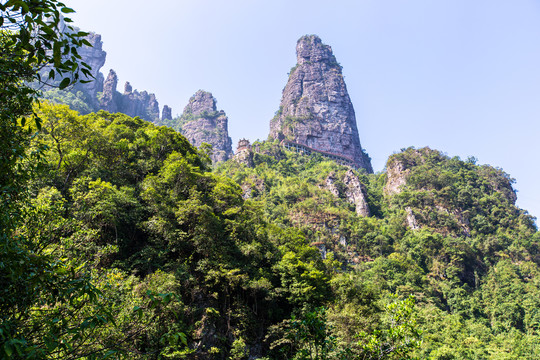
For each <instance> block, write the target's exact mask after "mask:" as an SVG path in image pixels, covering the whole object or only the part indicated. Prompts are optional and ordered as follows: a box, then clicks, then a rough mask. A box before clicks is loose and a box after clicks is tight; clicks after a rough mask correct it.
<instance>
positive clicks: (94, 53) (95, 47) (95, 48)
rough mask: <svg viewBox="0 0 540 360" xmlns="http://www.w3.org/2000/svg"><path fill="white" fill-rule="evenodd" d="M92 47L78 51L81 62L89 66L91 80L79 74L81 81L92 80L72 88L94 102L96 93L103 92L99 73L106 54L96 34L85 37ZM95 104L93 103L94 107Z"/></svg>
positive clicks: (99, 36) (101, 77)
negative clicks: (86, 95)
mask: <svg viewBox="0 0 540 360" xmlns="http://www.w3.org/2000/svg"><path fill="white" fill-rule="evenodd" d="M85 39H86V40H88V42H89V43H90V44H92V47H90V46H87V45H84V46H82V47H81V48H80V49H78V51H79V55H81V57H82V59H83V61H84V62H85V63H87V64H88V65H90V67H91V70H90V73H91V74H92V76H93V78H89V77H87V76H85V75H84V74H82V73H81V80H93V81H91V82H89V83H85V84H83V83H78V84H76V85H75V86H74V90H76V91H82V92H84V93H86V94H88V95H89V96H90V97H91V99H93V100H94V101H95V100H96V98H97V93H98V92H101V91H102V90H103V74H102V73H101V72H100V71H99V70H100V69H101V68H102V67H103V65H104V64H105V59H106V58H107V53H106V52H105V51H103V41H101V35H100V34H96V33H90V34H88V35H87V36H86V37H85ZM95 104H97V101H95V103H94V105H95Z"/></svg>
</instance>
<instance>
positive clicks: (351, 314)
mask: <svg viewBox="0 0 540 360" xmlns="http://www.w3.org/2000/svg"><path fill="white" fill-rule="evenodd" d="M36 111H37V113H38V115H39V116H40V118H41V119H42V128H41V131H39V132H38V135H37V136H36V137H34V138H33V139H32V140H31V141H30V142H29V143H28V147H27V150H26V152H27V154H29V155H28V157H26V158H22V160H21V163H20V167H19V168H20V169H21V171H22V169H26V170H25V171H28V174H29V176H28V178H27V179H26V180H25V184H26V185H25V186H26V189H27V191H26V194H27V196H22V197H21V198H20V199H19V200H17V203H18V206H19V211H20V214H21V220H20V221H19V222H18V223H17V226H16V227H15V228H14V229H13V233H12V234H13V235H14V236H17V237H19V238H20V239H24V242H23V243H22V244H23V245H22V246H23V248H24V249H25V252H24V254H23V253H21V252H20V250H19V252H18V253H17V251H18V250H17V249H11V250H13V251H12V252H9V251H11V250H10V249H9V248H8V247H6V246H4V247H3V250H2V251H3V253H2V256H3V258H9V259H10V261H11V262H10V263H9V264H5V263H4V265H3V269H4V270H3V271H7V269H9V270H10V271H11V276H12V282H11V283H10V282H9V281H8V283H7V285H6V286H4V287H3V290H2V293H1V296H2V301H1V303H2V307H3V308H2V314H3V315H2V328H1V329H2V333H1V334H2V342H3V347H2V351H3V356H4V357H6V356H7V357H8V358H10V357H13V358H28V359H30V358H36V359H39V358H72V357H73V358H76V357H82V358H104V357H106V356H111V357H113V358H130V359H137V358H140V359H166V358H169V359H181V358H193V359H195V358H216V359H247V358H248V357H251V358H260V359H263V358H265V359H293V358H294V359H375V358H377V359H378V358H389V359H392V358H395V359H400V358H415V357H417V358H433V359H470V358H479V359H480V358H481V359H484V358H485V359H535V358H538V357H539V356H540V353H539V349H540V346H539V345H540V333H539V326H540V313H539V312H538V309H539V308H540V287H539V266H538V265H539V260H540V257H539V256H538V246H539V236H538V233H537V231H536V228H535V226H534V223H533V221H532V219H531V217H530V216H528V215H527V214H526V213H525V212H524V211H522V210H520V209H518V208H516V207H515V205H514V201H515V194H514V192H513V190H512V188H511V179H509V177H508V175H506V174H505V173H503V172H502V171H500V170H498V169H494V168H491V167H489V166H485V165H484V166H478V165H475V163H474V161H473V160H469V161H461V160H459V159H457V158H449V157H447V156H445V155H443V154H441V153H440V152H438V151H434V150H430V149H419V150H415V149H413V148H410V149H406V150H404V151H403V152H401V153H399V154H395V155H393V156H392V157H391V158H390V159H389V162H388V168H389V169H390V168H392V166H393V165H392V164H396V163H400V164H402V166H401V169H402V173H404V174H407V175H406V184H405V185H404V186H402V187H401V189H402V190H401V191H400V192H399V193H394V194H392V193H389V191H388V190H387V189H386V188H387V183H388V179H387V178H388V176H390V173H391V172H390V171H389V172H388V173H380V174H374V175H368V174H365V173H358V172H356V171H355V172H354V175H355V176H357V177H358V179H359V180H360V181H361V183H362V184H363V189H364V191H365V193H366V195H367V202H368V204H369V208H370V212H371V214H372V215H371V216H370V217H362V216H360V215H358V214H357V213H356V211H355V207H354V205H353V204H351V203H350V202H349V201H348V199H347V197H346V195H345V194H346V191H345V190H346V184H345V183H344V181H345V180H344V179H345V177H346V176H348V175H346V174H347V173H350V171H351V170H350V169H349V168H347V167H344V166H341V165H337V164H336V163H334V162H331V161H328V160H326V159H324V158H323V157H321V156H319V155H311V156H304V155H301V154H297V153H294V152H289V151H286V150H284V149H283V148H281V147H280V146H279V145H278V144H276V143H270V142H263V143H257V144H254V148H256V149H257V151H254V153H253V154H252V156H253V164H252V166H247V165H244V164H240V163H238V162H236V161H235V160H230V161H228V162H226V163H222V164H219V165H218V166H217V167H214V168H213V167H212V166H211V164H210V162H209V159H208V157H207V156H206V155H205V154H204V153H199V152H198V150H197V149H196V148H194V147H192V146H191V145H190V144H189V143H188V142H187V140H186V139H185V138H184V137H183V136H181V135H180V134H179V133H177V132H176V131H174V130H172V129H170V128H167V127H156V126H155V125H153V124H151V123H148V122H145V121H143V120H140V119H138V118H130V117H128V116H126V115H123V114H109V113H106V112H103V111H100V112H98V113H92V114H89V115H85V116H80V115H79V114H78V113H77V112H75V111H73V110H70V109H69V108H68V107H67V106H65V105H51V104H48V103H42V104H41V105H40V106H39V107H38V108H36ZM32 126H33V125H32ZM26 127H28V125H26ZM34 131H35V129H34V130H32V129H30V131H28V132H27V134H28V135H27V136H30V135H31V134H32V133H33V132H34ZM31 154H36V155H35V156H33V155H31ZM36 156H37V157H36ZM36 165H37V166H36ZM29 166H31V168H29ZM330 174H331V176H332V178H333V179H334V185H335V187H336V189H337V190H338V193H337V195H336V194H333V193H332V192H331V191H330V190H329V189H328V185H327V179H328V177H329V175H330ZM410 214H412V215H413V216H414V218H415V221H416V229H414V230H413V229H411V228H410V225H409V222H408V217H410ZM17 254H19V255H20V254H23V255H24V258H22V259H19V258H17V256H19V255H17ZM21 256H22V255H21ZM22 262H24V265H23V266H22V267H21V266H19V265H17V264H22ZM29 267H30V269H33V270H32V271H34V273H35V274H33V275H31V274H30V273H29ZM22 303H25V304H26V305H25V307H22Z"/></svg>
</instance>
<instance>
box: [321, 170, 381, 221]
mask: <svg viewBox="0 0 540 360" xmlns="http://www.w3.org/2000/svg"><path fill="white" fill-rule="evenodd" d="M338 184H339V185H340V186H338ZM325 187H326V188H327V189H328V190H329V191H330V192H331V193H332V194H333V195H334V196H335V197H337V198H339V197H343V198H345V199H346V200H347V201H348V202H349V203H351V204H353V205H354V206H355V209H356V213H357V214H358V215H360V216H363V217H367V216H371V213H370V211H369V205H368V202H367V195H366V189H365V187H364V185H362V183H361V182H360V179H358V176H356V175H355V174H354V172H353V171H352V170H350V169H349V170H348V171H347V172H346V173H345V175H344V176H343V177H342V178H340V179H339V178H338V177H337V175H336V173H335V172H333V171H332V172H331V173H330V174H328V177H327V178H326V181H325Z"/></svg>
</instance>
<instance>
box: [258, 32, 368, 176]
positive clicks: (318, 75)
mask: <svg viewBox="0 0 540 360" xmlns="http://www.w3.org/2000/svg"><path fill="white" fill-rule="evenodd" d="M296 55H297V62H298V63H297V64H296V66H295V67H294V68H292V69H291V72H290V74H289V80H288V82H287V85H286V86H285V89H284V90H283V95H282V98H281V104H280V107H279V111H278V113H277V114H276V116H275V117H274V118H273V119H272V121H271V122H270V135H269V136H270V138H274V139H279V140H285V141H286V142H290V143H295V144H298V145H301V146H305V147H308V148H310V149H311V150H315V151H320V152H322V153H326V154H332V155H336V156H338V157H340V158H345V159H347V160H348V162H350V163H352V164H354V165H355V166H356V167H358V168H364V169H366V171H367V172H373V169H372V167H371V161H370V158H369V156H368V155H367V154H366V153H365V152H364V151H363V150H362V146H361V145H360V138H359V136H358V129H357V127H356V117H355V114H354V109H353V106H352V103H351V99H350V98H349V94H348V92H347V87H346V86H345V81H344V80H343V75H342V73H341V66H340V65H339V64H338V62H337V61H336V58H335V56H334V54H333V53H332V48H331V47H330V46H328V45H325V44H323V43H322V41H321V39H320V38H319V37H318V36H316V35H306V36H303V37H301V38H300V39H299V40H298V43H297V44H296Z"/></svg>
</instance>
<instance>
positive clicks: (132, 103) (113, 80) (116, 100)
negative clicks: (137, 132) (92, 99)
mask: <svg viewBox="0 0 540 360" xmlns="http://www.w3.org/2000/svg"><path fill="white" fill-rule="evenodd" d="M117 86H118V77H117V75H116V72H115V71H114V70H112V69H111V70H110V71H109V75H108V76H107V80H105V83H104V85H103V94H102V95H101V98H100V100H99V108H100V109H103V110H106V111H109V112H121V113H124V114H126V115H129V116H133V117H135V116H138V117H140V118H141V119H144V120H147V121H151V122H153V123H159V103H158V101H157V100H156V96H155V95H154V94H148V93H147V92H146V91H141V92H140V93H139V92H138V91H137V90H133V87H132V86H131V84H130V83H129V81H128V82H126V83H125V85H124V93H123V94H120V93H119V92H118V91H117V90H116V87H117Z"/></svg>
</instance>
